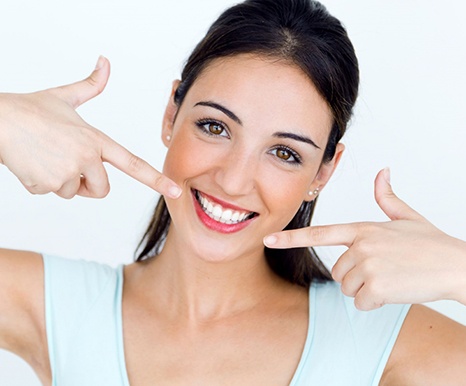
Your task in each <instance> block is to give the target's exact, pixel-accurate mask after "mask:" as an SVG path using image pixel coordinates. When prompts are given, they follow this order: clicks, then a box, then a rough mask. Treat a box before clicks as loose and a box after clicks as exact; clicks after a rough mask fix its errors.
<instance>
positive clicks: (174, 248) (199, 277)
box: [138, 233, 283, 322]
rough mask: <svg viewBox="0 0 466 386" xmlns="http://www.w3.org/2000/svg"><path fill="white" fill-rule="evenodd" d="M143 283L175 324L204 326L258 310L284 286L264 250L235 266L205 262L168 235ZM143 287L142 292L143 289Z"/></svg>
mask: <svg viewBox="0 0 466 386" xmlns="http://www.w3.org/2000/svg"><path fill="white" fill-rule="evenodd" d="M140 272H141V276H140V277H139V279H138V280H139V281H140V283H141V284H142V283H144V284H143V286H144V289H143V291H144V293H145V294H148V295H147V296H150V297H152V299H150V301H153V302H154V304H156V305H157V307H163V310H164V313H165V314H169V315H171V317H173V318H174V319H176V320H180V318H181V319H185V320H187V321H190V322H200V321H206V320H214V319H218V318H224V317H228V316H232V315H235V314H238V313H240V312H244V311H247V310H250V309H252V308H253V307H256V306H257V305H258V304H260V303H261V302H263V301H264V300H266V298H268V297H269V296H271V295H272V296H273V292H271V290H274V289H275V290H276V289H277V288H278V289H280V288H281V287H282V286H283V281H282V279H280V278H278V277H277V276H276V275H275V274H274V273H273V272H272V271H271V269H270V268H269V266H268V264H267V262H266V260H265V256H264V251H263V248H258V249H257V250H256V251H252V252H250V253H249V254H245V255H242V256H237V257H235V258H234V259H233V260H230V261H221V262H219V261H215V262H212V261H206V260H205V259H203V257H202V256H198V255H196V253H195V252H194V251H192V250H191V249H190V248H187V247H186V246H185V245H183V243H182V241H181V240H177V238H176V236H174V235H173V234H170V233H169V235H168V237H167V241H166V243H165V246H164V248H163V251H162V252H161V254H160V255H158V256H157V257H155V258H154V259H151V260H149V261H148V262H147V263H143V269H142V270H141V271H140ZM138 287H140V286H139V285H138Z"/></svg>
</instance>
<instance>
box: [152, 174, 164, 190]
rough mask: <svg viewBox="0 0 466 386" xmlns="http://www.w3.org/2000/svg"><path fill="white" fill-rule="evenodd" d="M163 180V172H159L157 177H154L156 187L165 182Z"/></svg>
mask: <svg viewBox="0 0 466 386" xmlns="http://www.w3.org/2000/svg"><path fill="white" fill-rule="evenodd" d="M163 181H164V178H163V176H162V174H158V175H156V176H155V178H154V179H153V183H154V187H155V188H160V187H161V186H162V184H163Z"/></svg>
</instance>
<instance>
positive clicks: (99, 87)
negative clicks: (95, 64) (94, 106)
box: [86, 74, 104, 94]
mask: <svg viewBox="0 0 466 386" xmlns="http://www.w3.org/2000/svg"><path fill="white" fill-rule="evenodd" d="M86 82H87V84H88V85H89V86H91V87H92V88H93V89H94V91H95V92H96V93H97V94H100V93H101V92H102V91H104V85H103V84H102V83H101V82H99V81H98V80H97V79H95V76H94V74H92V75H91V76H89V77H88V78H87V79H86Z"/></svg>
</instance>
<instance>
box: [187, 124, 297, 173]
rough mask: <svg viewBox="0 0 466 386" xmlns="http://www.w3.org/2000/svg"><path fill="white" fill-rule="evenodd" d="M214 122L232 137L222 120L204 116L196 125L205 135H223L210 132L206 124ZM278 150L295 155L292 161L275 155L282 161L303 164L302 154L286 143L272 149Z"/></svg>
mask: <svg viewBox="0 0 466 386" xmlns="http://www.w3.org/2000/svg"><path fill="white" fill-rule="evenodd" d="M212 124H213V125H218V126H219V127H220V128H221V129H222V130H223V132H225V133H226V134H227V137H228V138H229V137H230V135H229V133H228V130H227V128H226V127H225V126H226V125H225V124H224V123H223V122H221V121H217V120H215V119H211V118H203V119H199V120H197V121H196V126H197V127H198V128H199V130H201V131H202V132H203V133H204V134H205V135H208V136H210V137H223V136H222V135H221V134H214V133H212V132H210V130H208V129H207V128H206V127H205V126H206V125H212ZM277 150H283V151H285V152H287V153H290V155H291V156H292V157H293V160H292V161H287V160H284V159H281V158H280V157H278V156H277V155H275V157H276V158H278V159H279V161H281V162H283V163H285V164H289V165H301V164H302V163H303V161H302V158H301V156H300V155H299V154H298V153H297V152H296V151H295V150H293V149H292V148H291V147H288V146H285V145H278V146H275V147H274V148H273V149H271V151H277Z"/></svg>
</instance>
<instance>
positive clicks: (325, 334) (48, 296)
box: [43, 255, 409, 386]
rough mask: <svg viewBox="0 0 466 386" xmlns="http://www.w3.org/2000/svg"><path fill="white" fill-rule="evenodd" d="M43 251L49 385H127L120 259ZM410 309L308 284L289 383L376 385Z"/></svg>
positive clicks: (335, 287)
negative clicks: (368, 305)
mask: <svg viewBox="0 0 466 386" xmlns="http://www.w3.org/2000/svg"><path fill="white" fill-rule="evenodd" d="M43 258H44V267H45V310H46V328H47V340H48V348H49V356H50V364H51V368H52V376H53V382H52V386H83V385H86V386H104V385H105V386H130V385H129V381H128V375H127V372H126V366H125V357H124V348H123V330H122V313H121V301H122V289H123V286H122V285H123V266H122V265H120V266H119V267H118V268H116V269H115V268H112V267H110V266H107V265H103V264H99V263H95V262H88V261H83V260H67V259H62V258H59V257H53V256H47V255H44V256H43ZM408 309H409V306H406V305H386V306H384V307H382V308H380V309H378V310H375V311H370V312H361V311H358V310H357V309H356V308H355V307H354V305H353V299H350V298H347V297H345V296H344V295H342V294H341V291H340V288H339V285H338V284H337V283H334V282H328V283H323V284H322V283H315V284H313V285H311V287H310V290H309V327H308V334H307V339H306V343H305V347H304V350H303V353H302V356H301V360H300V362H299V365H298V367H297V370H296V372H295V374H294V377H293V380H292V381H291V384H290V385H291V386H304V385H319V386H320V385H325V386H343V385H344V386H353V385H354V386H365V385H371V386H375V385H378V383H379V381H380V377H381V376H382V373H383V369H384V367H385V365H386V363H387V360H388V357H389V355H390V352H391V350H392V348H393V345H394V344H395V340H396V338H397V336H398V333H399V330H400V328H401V325H402V323H403V321H404V319H405V316H406V313H407V312H408Z"/></svg>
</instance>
